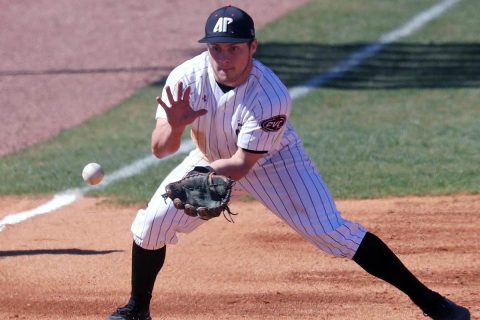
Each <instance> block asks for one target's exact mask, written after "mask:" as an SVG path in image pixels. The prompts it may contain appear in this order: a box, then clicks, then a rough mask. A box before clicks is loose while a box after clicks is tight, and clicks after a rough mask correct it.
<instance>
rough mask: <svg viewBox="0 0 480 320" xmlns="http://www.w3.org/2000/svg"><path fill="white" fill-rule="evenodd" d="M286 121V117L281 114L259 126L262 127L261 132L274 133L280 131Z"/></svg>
mask: <svg viewBox="0 0 480 320" xmlns="http://www.w3.org/2000/svg"><path fill="white" fill-rule="evenodd" d="M286 121H287V116H285V115H283V114H282V115H279V116H274V117H271V118H268V119H265V120H263V121H262V122H260V126H261V127H262V130H263V131H267V132H275V131H278V130H280V128H281V127H283V125H284V124H285V122H286Z"/></svg>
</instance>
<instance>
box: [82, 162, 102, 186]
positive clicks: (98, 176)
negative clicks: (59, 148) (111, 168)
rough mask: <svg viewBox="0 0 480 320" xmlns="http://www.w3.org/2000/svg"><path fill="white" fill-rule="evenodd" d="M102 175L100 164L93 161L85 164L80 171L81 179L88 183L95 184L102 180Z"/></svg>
mask: <svg viewBox="0 0 480 320" xmlns="http://www.w3.org/2000/svg"><path fill="white" fill-rule="evenodd" d="M103 175H104V172H103V168H102V166H101V165H99V164H98V163H95V162H92V163H89V164H87V165H86V166H85V168H83V171H82V177H83V180H84V181H85V182H86V183H88V184H90V185H96V184H99V183H100V182H102V179H103Z"/></svg>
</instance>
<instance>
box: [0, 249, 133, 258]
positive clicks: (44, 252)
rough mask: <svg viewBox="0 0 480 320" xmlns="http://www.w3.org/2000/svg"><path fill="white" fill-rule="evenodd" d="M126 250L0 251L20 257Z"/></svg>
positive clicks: (4, 254) (1, 253) (0, 255)
mask: <svg viewBox="0 0 480 320" xmlns="http://www.w3.org/2000/svg"><path fill="white" fill-rule="evenodd" d="M123 251H124V250H83V249H77V248H71V249H33V250H7V251H0V257H18V256H31V255H39V254H73V255H81V256H82V255H97V254H109V253H115V252H123Z"/></svg>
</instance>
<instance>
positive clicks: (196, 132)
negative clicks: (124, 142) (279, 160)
mask: <svg viewBox="0 0 480 320" xmlns="http://www.w3.org/2000/svg"><path fill="white" fill-rule="evenodd" d="M179 81H182V82H183V84H184V88H186V86H191V88H192V91H191V93H190V105H191V107H192V109H194V110H199V109H207V110H208V114H207V115H206V116H201V117H199V118H197V119H196V120H195V121H194V123H193V124H192V131H191V133H192V140H193V141H194V142H195V144H196V145H197V146H198V148H199V149H200V150H201V151H202V152H203V154H204V155H205V156H206V157H207V159H209V160H210V161H213V160H216V159H220V158H230V157H231V156H232V155H233V154H234V153H235V151H236V150H237V147H239V148H243V149H247V150H251V151H268V152H270V153H272V152H273V151H275V150H278V149H279V147H280V146H281V141H282V139H287V138H286V136H288V132H287V135H284V131H285V129H287V130H291V126H288V128H287V126H286V122H287V119H288V117H289V115H290V111H291V99H290V95H289V93H288V90H287V88H286V87H285V86H284V85H283V84H282V83H281V81H280V80H279V79H278V77H277V76H276V75H275V74H274V73H273V72H272V71H271V70H270V69H268V68H267V67H265V66H264V65H263V64H262V63H260V62H259V61H256V60H254V62H253V68H252V72H251V73H250V76H249V77H248V79H247V80H246V81H245V83H243V84H242V85H240V86H239V87H237V88H235V89H233V90H230V91H228V92H227V93H223V91H222V90H221V89H220V87H219V86H218V84H217V83H216V81H215V78H214V75H213V70H212V67H211V65H210V61H209V55H208V52H204V53H202V54H200V55H198V56H196V57H195V58H193V59H191V60H188V61H186V62H185V63H183V64H181V65H180V66H178V67H177V68H175V69H174V70H173V71H172V73H171V74H170V76H169V77H168V79H167V83H166V85H168V86H170V88H171V89H172V90H173V91H172V92H173V95H174V96H176V89H177V83H178V82H179ZM165 87H166V86H165ZM162 99H163V100H164V101H165V103H166V104H167V105H168V104H169V103H168V98H167V95H166V92H165V89H164V91H163V95H162ZM156 117H157V118H159V117H165V111H164V110H163V108H162V107H161V106H160V105H159V106H158V109H157V115H156ZM284 142H286V141H284Z"/></svg>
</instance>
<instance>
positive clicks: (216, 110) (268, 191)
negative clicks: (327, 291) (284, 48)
mask: <svg viewBox="0 0 480 320" xmlns="http://www.w3.org/2000/svg"><path fill="white" fill-rule="evenodd" d="M179 81H182V82H183V83H184V84H186V85H189V86H191V87H192V91H191V96H190V102H191V103H190V104H191V107H192V108H193V109H194V110H199V109H207V110H208V114H207V115H205V116H202V117H199V118H198V119H197V120H195V121H194V123H193V124H192V139H193V141H194V142H195V143H196V145H197V149H196V150H194V151H192V152H191V153H190V154H189V155H188V156H187V157H186V158H185V160H184V161H183V162H182V163H181V164H180V165H179V166H178V167H177V168H175V169H174V170H173V171H172V172H171V173H170V174H169V175H168V176H167V177H166V178H165V180H164V181H163V182H162V184H161V185H160V187H159V188H158V190H157V192H156V193H155V194H154V196H153V197H152V200H151V201H150V203H149V205H148V207H147V208H146V209H144V210H143V209H142V210H140V211H139V212H138V214H137V217H136V219H135V221H134V222H133V224H132V232H133V234H134V239H135V241H136V242H137V244H138V245H140V246H142V247H143V248H147V249H156V248H159V247H161V246H163V245H164V244H174V243H177V241H178V239H177V235H176V234H177V233H178V232H191V231H192V230H194V229H195V228H196V227H198V226H199V225H201V224H202V223H203V222H204V221H203V220H201V219H198V218H193V217H190V216H187V215H185V214H184V213H183V212H180V211H178V210H177V209H175V207H173V205H172V203H171V201H170V200H169V199H167V200H164V199H163V197H162V196H161V195H162V194H163V193H164V192H165V185H166V184H167V183H169V182H171V181H175V180H179V179H180V178H182V177H183V176H184V175H185V174H186V173H187V172H188V171H190V170H191V169H192V168H193V167H194V166H195V165H207V164H208V163H209V162H211V161H214V160H216V159H220V158H230V157H231V156H232V155H233V154H234V153H235V152H236V150H237V148H238V147H241V148H245V149H249V150H252V151H268V153H267V154H266V155H265V157H264V158H262V159H261V160H259V161H258V163H257V164H256V165H255V166H254V167H253V168H252V170H251V171H250V172H249V173H248V174H247V175H246V176H245V177H244V178H243V179H241V180H240V181H238V183H237V186H238V187H240V189H242V190H243V191H246V192H248V193H249V194H251V195H252V196H254V197H255V198H256V199H258V200H259V201H261V202H262V203H263V204H264V205H265V206H266V207H267V208H269V209H270V210H271V211H272V212H273V213H275V214H276V215H277V216H278V217H279V218H280V219H282V220H283V221H284V222H285V223H287V224H288V225H290V226H291V227H292V228H293V229H294V230H295V231H296V232H298V233H299V234H300V235H302V236H303V237H304V238H305V239H306V240H308V241H310V242H311V243H312V244H314V245H315V246H316V247H318V248H319V249H321V250H323V251H325V252H328V253H330V254H333V255H336V256H341V257H348V258H352V257H353V255H354V254H355V252H356V250H357V248H358V246H359V244H360V242H361V240H362V239H363V237H364V235H365V232H366V230H365V229H364V228H363V227H362V226H361V225H359V224H357V223H354V222H351V221H348V220H345V219H344V218H343V217H342V216H341V214H340V213H339V212H338V210H337V208H336V205H335V202H334V200H333V198H332V196H331V194H330V192H329V190H328V188H327V186H326V185H325V183H324V181H323V179H322V177H321V176H320V174H319V173H318V172H317V170H316V168H315V166H314V164H313V162H312V161H311V160H310V158H309V156H308V155H307V154H306V152H305V150H304V148H303V145H302V142H301V140H300V138H299V137H298V135H297V134H296V132H295V130H294V129H293V127H292V126H291V124H290V123H289V122H288V121H287V123H286V125H284V126H283V127H282V128H281V129H280V130H278V131H273V132H272V131H267V130H263V129H262V127H261V122H262V121H263V120H266V119H270V118H272V117H274V116H279V115H283V116H286V117H287V118H288V116H289V115H290V110H291V99H290V96H289V94H288V90H287V88H285V86H284V85H283V84H282V83H281V81H280V80H279V79H278V77H277V76H276V75H275V74H274V73H273V72H272V71H271V70H270V69H268V68H266V67H265V66H264V65H262V64H261V63H259V62H258V61H254V65H253V68H252V72H251V74H250V76H249V77H248V79H247V81H245V83H244V84H242V85H240V86H239V87H237V88H235V89H233V90H230V91H228V92H227V93H223V92H222V91H221V89H220V88H219V86H218V85H217V84H216V82H215V78H214V76H213V72H212V70H211V67H210V64H209V61H208V53H206V52H205V53H203V54H201V55H199V56H197V57H195V58H193V59H191V60H189V61H187V62H185V63H184V64H182V65H180V66H179V67H177V68H175V69H174V70H173V71H172V73H171V74H170V76H169V78H168V79H167V85H169V86H170V87H171V88H172V89H173V90H174V92H173V95H174V96H175V95H176V87H177V83H178V82H179ZM185 87H186V86H185ZM162 99H164V101H165V102H166V103H167V105H168V99H167V97H166V93H165V90H164V92H163V95H162ZM156 116H157V118H159V117H165V112H164V110H163V108H161V107H160V106H159V107H158V109H157V115H156Z"/></svg>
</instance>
